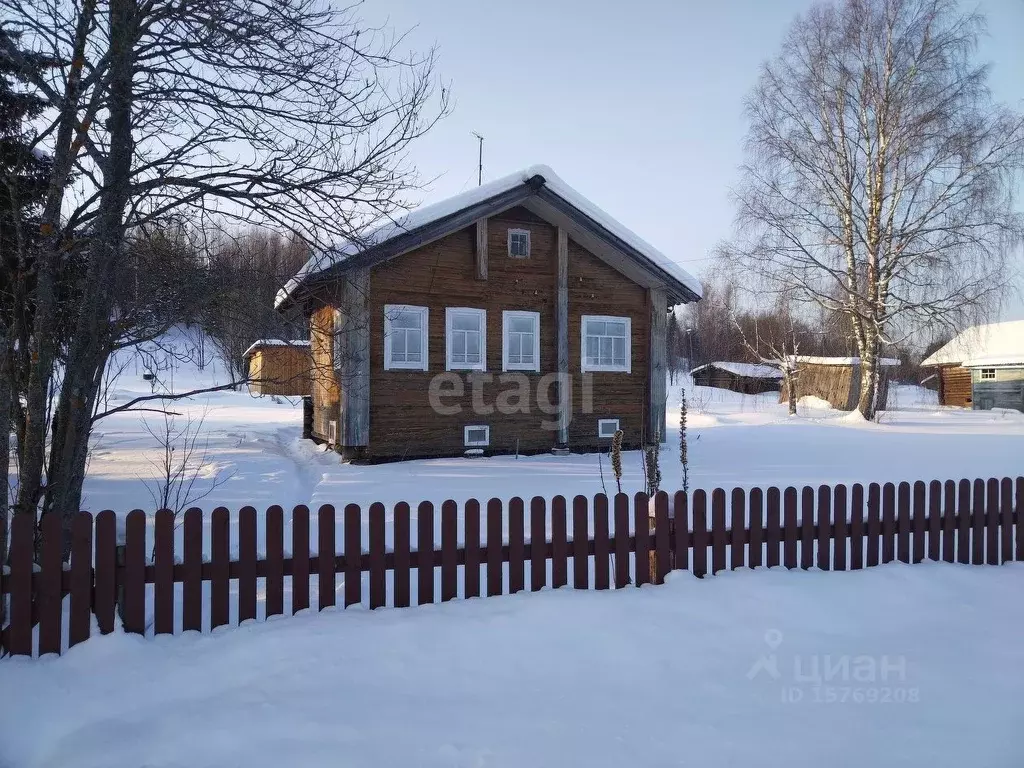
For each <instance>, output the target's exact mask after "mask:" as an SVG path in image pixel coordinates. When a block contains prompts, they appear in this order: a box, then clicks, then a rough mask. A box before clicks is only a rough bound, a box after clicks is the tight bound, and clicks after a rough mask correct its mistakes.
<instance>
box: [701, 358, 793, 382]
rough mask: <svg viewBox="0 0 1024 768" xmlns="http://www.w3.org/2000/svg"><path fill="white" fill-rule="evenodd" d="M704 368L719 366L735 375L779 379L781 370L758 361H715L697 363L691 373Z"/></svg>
mask: <svg viewBox="0 0 1024 768" xmlns="http://www.w3.org/2000/svg"><path fill="white" fill-rule="evenodd" d="M705 368H720V369H721V370H723V371H728V372H729V373H731V374H734V375H735V376H746V377H747V378H750V379H781V378H782V371H780V370H779V369H778V368H774V367H772V366H770V365H761V364H758V363H728V362H721V361H720V362H715V363H705V364H704V365H698V366H697V367H696V368H694V369H693V370H692V371H690V373H691V374H694V373H699V372H700V371H703V370H704V369H705Z"/></svg>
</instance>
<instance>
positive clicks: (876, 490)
mask: <svg viewBox="0 0 1024 768" xmlns="http://www.w3.org/2000/svg"><path fill="white" fill-rule="evenodd" d="M881 537H882V487H881V486H880V485H879V484H878V483H871V484H870V485H869V486H868V527H867V537H866V538H865V540H864V545H865V549H866V553H865V555H864V565H866V566H867V567H868V568H870V567H871V566H873V565H878V546H879V544H880V543H881Z"/></svg>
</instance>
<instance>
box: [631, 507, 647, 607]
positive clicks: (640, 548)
mask: <svg viewBox="0 0 1024 768" xmlns="http://www.w3.org/2000/svg"><path fill="white" fill-rule="evenodd" d="M633 529H634V530H633V535H634V537H635V538H636V556H635V557H634V558H633V566H634V571H635V573H634V574H633V583H634V584H636V585H637V586H638V587H639V586H640V585H641V584H649V583H650V581H651V506H650V499H649V498H648V497H647V494H646V493H637V494H635V495H634V496H633Z"/></svg>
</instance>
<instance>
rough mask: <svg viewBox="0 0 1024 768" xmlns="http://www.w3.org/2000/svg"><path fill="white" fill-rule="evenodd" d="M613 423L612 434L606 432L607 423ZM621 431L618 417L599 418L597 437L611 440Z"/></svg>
mask: <svg viewBox="0 0 1024 768" xmlns="http://www.w3.org/2000/svg"><path fill="white" fill-rule="evenodd" d="M609 424H611V425H613V426H614V429H612V433H611V434H610V435H606V434H604V428H605V427H606V426H607V425H609ZM618 431H619V420H618V419H598V420H597V437H598V439H600V440H611V439H612V438H613V437H614V436H615V433H616V432H618Z"/></svg>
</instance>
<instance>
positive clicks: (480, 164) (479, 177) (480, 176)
mask: <svg viewBox="0 0 1024 768" xmlns="http://www.w3.org/2000/svg"><path fill="white" fill-rule="evenodd" d="M473 135H474V136H476V139H477V141H478V142H479V145H480V148H479V151H478V152H477V157H478V160H477V168H476V185H477V186H478V187H479V186H480V185H481V184H483V183H484V137H483V136H481V135H480V134H479V133H477V132H476V131H473Z"/></svg>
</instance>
